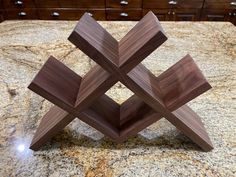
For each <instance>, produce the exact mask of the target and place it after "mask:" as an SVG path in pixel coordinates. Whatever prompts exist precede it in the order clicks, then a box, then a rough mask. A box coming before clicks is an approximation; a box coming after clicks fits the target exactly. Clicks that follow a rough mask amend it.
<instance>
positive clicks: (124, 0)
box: [106, 0, 142, 9]
mask: <svg viewBox="0 0 236 177" xmlns="http://www.w3.org/2000/svg"><path fill="white" fill-rule="evenodd" d="M106 7H107V8H118V9H129V8H142V0H106Z"/></svg>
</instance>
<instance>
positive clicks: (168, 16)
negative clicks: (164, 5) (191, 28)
mask: <svg viewBox="0 0 236 177" xmlns="http://www.w3.org/2000/svg"><path fill="white" fill-rule="evenodd" d="M148 11H149V10H144V14H143V15H145V14H146V13H147V12H148ZM152 11H153V12H154V14H155V15H156V16H157V18H158V19H159V20H160V21H197V20H199V19H200V10H199V9H172V8H170V9H158V10H152Z"/></svg>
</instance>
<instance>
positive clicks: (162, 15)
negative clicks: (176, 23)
mask: <svg viewBox="0 0 236 177" xmlns="http://www.w3.org/2000/svg"><path fill="white" fill-rule="evenodd" d="M149 11H150V10H149V9H144V10H143V16H144V15H146V14H147V13H148V12H149ZM151 11H152V12H153V13H154V14H155V15H156V16H157V18H158V20H159V21H168V20H170V18H169V13H170V12H171V11H170V9H153V10H151Z"/></svg>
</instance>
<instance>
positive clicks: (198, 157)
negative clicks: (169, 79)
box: [0, 21, 236, 177]
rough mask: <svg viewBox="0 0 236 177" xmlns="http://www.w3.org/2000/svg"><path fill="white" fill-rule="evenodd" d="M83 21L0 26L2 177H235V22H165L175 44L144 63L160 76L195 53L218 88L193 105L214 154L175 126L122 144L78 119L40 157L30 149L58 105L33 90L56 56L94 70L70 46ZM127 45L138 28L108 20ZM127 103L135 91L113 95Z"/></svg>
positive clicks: (157, 127) (117, 90)
mask: <svg viewBox="0 0 236 177" xmlns="http://www.w3.org/2000/svg"><path fill="white" fill-rule="evenodd" d="M75 24H76V22H66V21H11V22H10V21H6V22H3V23H1V24H0V107H1V109H0V118H1V123H0V176H40V177H43V176H51V177H56V176H63V177H64V176H87V177H94V176H98V177H103V176H105V177H111V176H121V177H123V176H124V177H126V176H142V177H146V176H153V177H158V176H168V177H169V176H222V177H226V176H227V177H230V176H235V173H236V136H235V134H236V131H235V127H236V120H235V115H236V76H235V73H236V28H235V27H234V26H233V25H231V24H230V23H208V22H205V23H192V22H178V23H174V22H163V23H162V25H163V28H164V29H165V31H166V33H167V35H168V37H169V39H168V41H167V42H166V43H165V44H164V45H163V46H162V47H160V48H159V49H158V50H156V51H155V52H154V53H152V54H151V55H150V56H149V57H148V58H147V59H146V60H145V61H144V62H143V63H144V64H145V65H146V66H147V67H148V68H149V69H150V70H151V71H152V72H153V73H155V74H156V75H158V74H160V73H161V72H162V71H164V70H165V69H167V68H168V67H169V66H171V65H173V64H174V63H175V62H177V61H178V60H179V59H180V58H181V57H183V56H185V55H186V54H187V53H190V54H191V56H192V57H193V58H194V59H195V61H196V63H197V64H198V65H199V67H200V68H201V70H202V71H203V73H204V74H205V76H206V77H207V78H208V80H209V82H210V83H211V85H212V86H213V89H212V90H210V91H209V92H207V93H205V94H203V95H202V96H200V97H198V98H197V99H195V100H193V101H192V102H190V103H189V105H190V106H191V107H192V108H193V109H194V110H195V111H196V112H197V113H198V114H199V115H200V116H201V117H202V120H203V122H204V123H205V127H206V129H207V131H208V132H209V135H210V137H211V139H212V142H213V144H214V147H215V149H214V150H213V151H211V152H208V153H205V152H202V151H200V149H199V148H198V147H197V146H196V145H195V144H193V143H192V142H191V141H190V140H189V139H188V138H186V137H185V136H184V135H183V134H182V133H180V132H179V131H178V130H176V128H175V127H174V126H172V125H171V124H170V123H169V122H168V121H166V120H164V119H162V120H161V121H159V122H157V123H155V124H153V125H151V126H150V127H148V128H147V129H145V130H143V131H142V132H140V133H139V134H138V136H136V137H134V138H132V139H129V140H128V141H127V142H125V143H123V144H115V143H112V142H110V141H109V140H108V139H107V138H106V137H104V136H103V134H101V133H100V132H98V131H96V130H95V129H93V128H91V127H90V126H88V125H86V124H85V123H83V122H81V121H80V120H78V119H77V120H74V121H73V122H72V123H71V124H70V125H69V126H67V127H66V129H65V130H64V131H63V132H61V134H60V135H58V136H56V137H55V138H53V139H52V141H51V142H50V143H48V144H47V145H46V146H44V147H43V148H42V149H41V150H40V151H37V152H33V151H31V150H29V149H28V146H29V144H30V141H31V138H32V136H33V134H34V132H35V130H36V128H37V126H38V124H39V122H40V119H41V117H42V116H43V115H44V114H45V113H46V112H47V111H48V109H49V108H50V106H51V104H50V103H49V102H48V101H45V100H44V99H43V98H41V97H39V96H38V95H36V94H34V93H33V92H31V91H29V90H28V89H27V86H28V84H29V83H30V81H31V80H32V78H33V77H34V75H35V74H36V73H37V71H38V70H39V69H40V68H41V66H42V65H43V63H44V62H45V61H46V59H47V58H48V57H49V56H50V55H53V56H55V57H57V58H58V59H60V60H61V61H62V62H63V63H65V64H66V65H68V66H69V67H70V68H72V69H73V70H74V71H76V72H77V73H79V74H80V75H84V74H85V73H86V72H87V71H88V70H89V69H90V68H91V67H92V66H93V65H94V62H92V61H91V60H90V59H89V58H88V57H87V56H86V55H84V54H83V53H82V52H80V51H79V50H76V49H75V47H74V46H73V45H72V44H70V43H69V41H68V40H67V37H68V35H69V34H70V32H71V31H72V29H73V28H74V26H75ZM101 24H102V25H103V26H104V27H105V28H106V29H108V31H109V32H110V33H112V35H113V36H115V37H116V38H117V39H120V38H121V37H122V36H124V35H125V34H126V32H127V31H129V29H130V28H131V27H132V26H133V25H134V24H135V22H101ZM107 94H108V95H109V96H112V97H113V98H114V99H115V100H116V101H117V102H119V103H121V102H123V101H124V100H125V99H126V98H128V97H129V96H131V95H132V92H130V91H128V90H127V89H125V87H124V86H123V85H122V84H120V83H118V84H116V85H115V86H114V87H113V88H112V89H111V90H109V91H108V92H107Z"/></svg>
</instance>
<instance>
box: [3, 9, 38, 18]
mask: <svg viewBox="0 0 236 177" xmlns="http://www.w3.org/2000/svg"><path fill="white" fill-rule="evenodd" d="M5 14H6V18H7V19H9V20H12V19H22V20H23V19H37V18H38V14H37V10H36V9H24V8H22V9H10V10H9V9H8V10H6V12H5Z"/></svg>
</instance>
